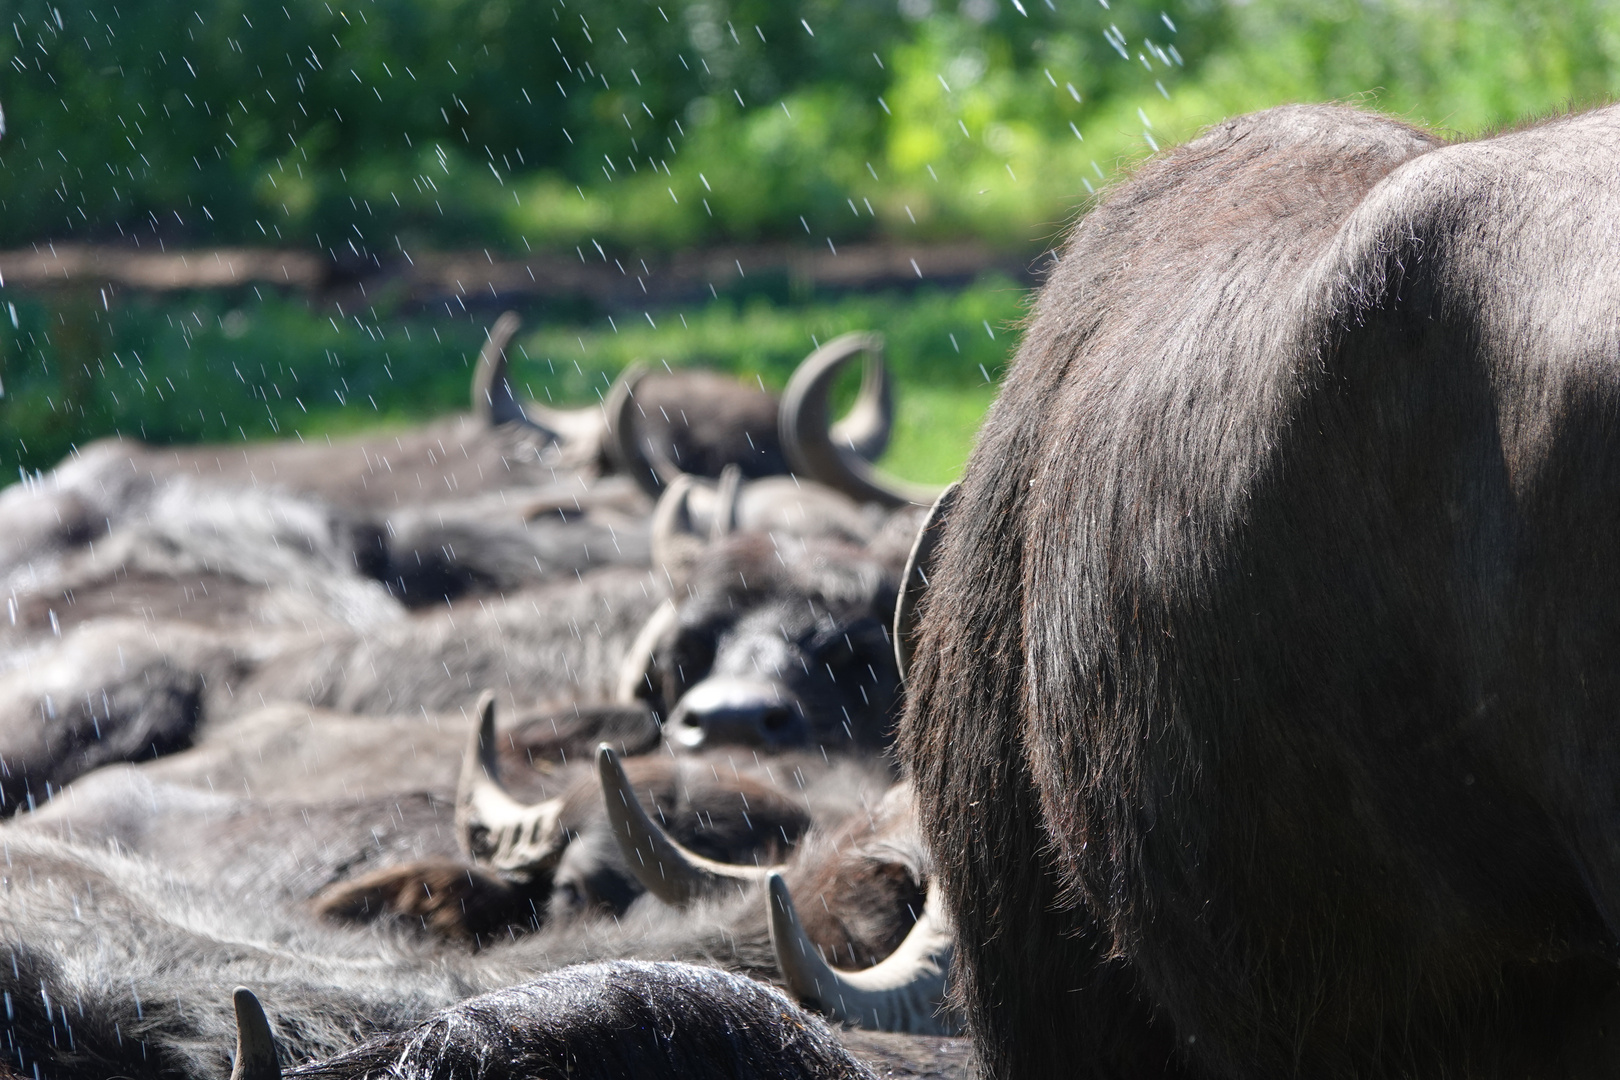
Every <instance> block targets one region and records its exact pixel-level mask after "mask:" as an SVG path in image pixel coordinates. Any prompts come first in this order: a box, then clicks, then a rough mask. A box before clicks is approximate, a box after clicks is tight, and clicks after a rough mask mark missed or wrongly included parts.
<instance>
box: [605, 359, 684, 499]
mask: <svg viewBox="0 0 1620 1080" xmlns="http://www.w3.org/2000/svg"><path fill="white" fill-rule="evenodd" d="M648 374H649V372H648V370H647V366H646V365H645V364H643V363H641V362H640V361H637V362H636V363H633V364H631V365H630V366H629V367H627V368H625V369H624V370H623V371H622V372H620V373H619V377H618V378H617V379H615V380H613V387H612V388H611V389H610V390H609V391H608V394H607V397H606V398H604V399H603V402H602V408H603V411H604V413H605V415H606V416H607V436H606V440H605V442H604V447H605V449H606V451H607V457H608V460H609V461H610V462H612V463H613V466H614V468H616V469H618V470H619V471H620V472H622V473H624V474H625V475H626V476H629V477H630V478H631V479H632V480H634V481H635V482H636V484H637V485H638V486H639V487H640V488H641V490H643V491H645V492H646V493H647V494H648V495H651V496H652V497H653V498H655V499H656V498H657V497H658V495H659V493H660V492H662V491H663V490H664V488H665V487H666V486H668V485H669V484H671V483H673V482H674V481H675V479H676V478H677V477H679V476H682V475H684V474H683V473H682V471H681V468H680V466H678V465H676V464H675V463H674V462H673V461H670V460H669V458H668V457H667V456H666V455H665V454H664V452H663V448H662V447H657V446H652V445H650V444H648V443H646V442H644V441H643V440H642V439H640V438H638V437H637V436H636V426H637V425H636V419H637V418H638V417H640V416H642V415H645V414H644V413H643V410H642V408H641V405H640V404H639V403H638V402H637V401H636V388H637V387H638V386H640V385H641V380H642V379H644V378H646V377H647V375H648Z"/></svg>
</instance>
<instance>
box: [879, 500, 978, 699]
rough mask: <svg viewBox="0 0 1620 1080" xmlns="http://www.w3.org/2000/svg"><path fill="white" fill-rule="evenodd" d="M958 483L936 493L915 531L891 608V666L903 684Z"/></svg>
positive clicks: (909, 667)
mask: <svg viewBox="0 0 1620 1080" xmlns="http://www.w3.org/2000/svg"><path fill="white" fill-rule="evenodd" d="M961 486H962V485H961V483H960V482H957V483H954V484H951V485H950V486H949V487H947V488H946V489H945V490H944V491H942V492H940V493H939V498H937V499H935V500H934V505H933V506H931V507H929V508H928V515H927V516H926V517H924V518H923V520H922V524H921V525H920V526H918V528H917V538H916V539H915V540H913V541H912V542H911V554H909V555H907V556H906V571H905V573H904V574H903V575H902V576H901V578H900V595H899V596H898V597H897V598H896V599H895V604H894V662H895V664H896V666H897V667H898V668H899V670H900V678H901V679H902V680H903V679H905V677H906V674H907V673H908V672H909V671H910V670H911V654H912V650H913V648H914V646H915V642H914V641H913V640H912V639H913V638H914V637H915V636H916V633H917V601H918V600H920V599H921V598H922V594H923V592H924V591H925V590H927V588H928V571H929V569H930V568H931V567H932V566H933V557H934V550H935V549H936V548H937V547H939V538H940V534H941V530H942V529H943V528H944V525H945V517H946V515H947V514H949V513H950V509H951V503H952V502H954V501H955V499H956V493H957V491H958V490H959V489H960V488H961Z"/></svg>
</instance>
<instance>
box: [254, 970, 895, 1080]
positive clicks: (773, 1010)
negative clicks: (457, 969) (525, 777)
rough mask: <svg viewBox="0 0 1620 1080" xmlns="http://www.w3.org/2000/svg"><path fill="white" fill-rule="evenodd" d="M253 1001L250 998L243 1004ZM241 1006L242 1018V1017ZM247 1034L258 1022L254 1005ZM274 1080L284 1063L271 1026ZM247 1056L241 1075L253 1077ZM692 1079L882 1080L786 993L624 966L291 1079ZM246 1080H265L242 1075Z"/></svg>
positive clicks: (534, 985)
mask: <svg viewBox="0 0 1620 1080" xmlns="http://www.w3.org/2000/svg"><path fill="white" fill-rule="evenodd" d="M242 992H243V991H238V994H239V995H240V994H241V993H242ZM242 1008H243V1007H242V1006H239V1011H241V1010H242ZM246 1008H247V1009H248V1010H249V1011H248V1012H247V1017H248V1018H249V1019H248V1020H247V1023H246V1024H243V1025H241V1031H240V1032H239V1036H240V1035H242V1034H245V1033H246V1032H248V1031H251V1030H253V1028H252V1027H250V1026H249V1025H254V1024H256V1022H257V1021H256V1019H254V1018H253V1017H254V1014H253V1012H252V1011H251V1009H252V1008H253V1006H247V1007H246ZM261 1030H262V1034H260V1035H259V1036H258V1041H257V1043H256V1044H255V1042H254V1040H253V1039H251V1038H241V1037H239V1039H238V1044H239V1046H255V1045H257V1046H258V1047H261V1048H263V1049H261V1051H260V1059H259V1060H260V1061H261V1062H262V1066H261V1068H262V1074H263V1075H264V1077H265V1080H268V1076H270V1075H274V1074H273V1071H272V1070H273V1067H274V1064H275V1057H274V1050H273V1046H274V1043H273V1039H271V1038H267V1037H266V1036H268V1035H269V1026H268V1024H265V1025H263V1027H262V1029H261ZM244 1058H247V1060H248V1061H249V1062H250V1065H251V1064H252V1059H251V1058H248V1057H247V1055H244V1054H243V1053H242V1052H241V1051H239V1052H238V1055H237V1066H236V1068H237V1070H238V1071H239V1072H240V1071H241V1070H242V1068H243V1064H242V1063H243V1061H244ZM382 1074H386V1075H388V1076H392V1077H398V1078H400V1080H439V1078H448V1077H451V1076H455V1077H463V1078H468V1080H532V1078H535V1077H551V1076H556V1077H563V1076H566V1077H571V1078H574V1077H577V1078H579V1080H692V1078H694V1077H699V1076H703V1077H716V1078H725V1077H734V1078H736V1080H747V1078H751V1077H759V1076H772V1077H783V1078H785V1080H792V1078H797V1077H802V1078H803V1080H875V1074H874V1073H873V1072H872V1070H871V1069H870V1068H868V1067H867V1066H866V1065H864V1064H862V1063H861V1062H860V1061H858V1060H857V1059H856V1058H854V1057H853V1056H851V1055H850V1053H849V1051H848V1050H846V1049H845V1048H844V1047H843V1046H841V1045H839V1042H838V1039H837V1038H835V1037H834V1035H833V1033H832V1032H831V1031H830V1030H829V1029H828V1028H827V1026H826V1025H825V1024H824V1023H822V1022H821V1021H819V1020H817V1019H816V1018H814V1017H811V1016H807V1015H806V1014H805V1013H804V1012H803V1011H802V1010H801V1009H799V1007H798V1006H797V1005H795V1004H794V1003H793V1002H791V1001H789V1000H788V999H787V998H786V997H784V996H783V995H782V993H781V992H780V991H777V990H773V989H771V988H770V987H768V986H764V985H762V984H760V983H757V982H754V981H753V980H752V979H745V978H742V977H741V976H738V975H732V974H730V973H728V972H724V971H716V970H715V969H713V968H704V967H695V966H693V965H690V964H668V963H665V964H645V963H633V962H626V961H619V962H615V963H606V964H582V965H579V966H577V967H570V968H564V969H563V970H561V971H556V972H552V973H551V974H548V975H545V976H542V977H541V978H539V979H536V980H534V981H533V982H529V983H524V984H522V985H519V986H513V987H508V988H506V989H504V990H497V991H495V992H493V993H489V994H484V995H482V996H480V997H475V998H470V999H468V1000H467V1001H463V1002H460V1003H458V1004H456V1005H453V1006H451V1007H450V1008H448V1009H444V1010H442V1011H440V1012H438V1013H435V1014H434V1015H432V1016H429V1017H427V1018H425V1019H423V1020H421V1021H420V1022H418V1023H417V1024H416V1025H415V1026H413V1027H409V1028H404V1029H402V1030H399V1031H394V1032H389V1033H387V1034H384V1035H378V1036H374V1037H372V1038H371V1039H368V1040H366V1042H364V1043H362V1044H361V1045H359V1046H357V1047H355V1048H353V1049H351V1050H346V1051H344V1052H343V1053H341V1054H338V1055H336V1056H334V1057H330V1058H327V1059H326V1060H324V1061H316V1062H310V1063H308V1064H306V1065H301V1066H299V1067H298V1068H296V1069H293V1070H291V1071H290V1072H288V1073H287V1074H286V1075H287V1077H288V1078H289V1080H292V1078H299V1080H367V1078H369V1077H373V1076H378V1075H382ZM238 1080H261V1077H259V1076H253V1077H250V1076H241V1077H239V1078H238Z"/></svg>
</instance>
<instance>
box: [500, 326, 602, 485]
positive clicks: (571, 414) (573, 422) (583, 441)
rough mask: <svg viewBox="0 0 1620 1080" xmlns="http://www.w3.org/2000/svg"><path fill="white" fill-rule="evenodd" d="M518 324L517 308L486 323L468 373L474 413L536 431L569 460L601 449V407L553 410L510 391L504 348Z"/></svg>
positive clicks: (583, 458) (515, 331)
mask: <svg viewBox="0 0 1620 1080" xmlns="http://www.w3.org/2000/svg"><path fill="white" fill-rule="evenodd" d="M521 325H523V322H522V320H521V319H519V318H518V316H517V313H516V312H511V311H507V312H503V313H502V315H501V317H500V318H498V319H496V320H495V325H494V326H492V327H490V330H489V338H488V339H487V340H486V341H485V342H484V347H483V348H482V349H480V350H479V352H478V368H477V370H476V371H474V372H473V383H472V405H473V411H474V412H478V413H481V414H482V415H483V417H484V419H485V421H486V422H488V423H489V425H490V426H491V427H495V426H497V425H500V424H516V425H518V426H519V427H524V428H528V429H529V430H531V431H534V432H536V433H538V434H539V435H540V437H541V439H542V440H543V441H544V442H546V443H547V444H557V445H560V446H562V447H563V449H564V452H565V454H566V456H567V458H568V459H569V460H578V461H581V462H583V461H588V460H590V459H591V458H594V457H596V456H597V455H598V454H599V453H601V451H602V446H603V440H604V437H605V430H604V429H605V428H606V422H605V421H604V419H603V415H602V413H601V411H600V410H598V409H596V408H584V409H553V408H550V407H549V406H546V405H541V404H540V403H539V402H537V401H531V402H529V403H528V405H527V406H525V405H523V404H522V403H521V402H519V401H518V399H517V397H516V395H514V394H513V393H512V382H511V380H510V379H509V378H508V377H507V360H506V346H507V345H508V344H510V343H511V341H512V336H513V335H514V334H516V333H517V331H518V327H519V326H521Z"/></svg>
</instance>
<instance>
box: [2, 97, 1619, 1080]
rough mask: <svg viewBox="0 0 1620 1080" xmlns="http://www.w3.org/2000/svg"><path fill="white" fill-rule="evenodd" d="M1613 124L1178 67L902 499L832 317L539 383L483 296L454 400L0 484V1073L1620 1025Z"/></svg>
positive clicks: (1223, 1064) (1397, 1073)
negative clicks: (476, 341) (798, 348)
mask: <svg viewBox="0 0 1620 1080" xmlns="http://www.w3.org/2000/svg"><path fill="white" fill-rule="evenodd" d="M1617 178H1620V107H1611V108H1606V109H1599V110H1596V111H1591V112H1586V113H1579V114H1572V115H1568V116H1561V117H1555V118H1551V119H1547V120H1544V121H1541V122H1538V123H1535V124H1531V125H1527V126H1524V127H1522V128H1519V129H1515V130H1510V131H1506V132H1502V133H1497V134H1493V135H1491V136H1489V137H1485V138H1481V139H1478V140H1474V141H1469V142H1454V143H1446V142H1443V141H1441V140H1439V139H1437V138H1435V137H1434V136H1432V135H1431V134H1429V133H1427V132H1424V131H1422V130H1419V129H1416V128H1413V127H1411V126H1408V125H1406V124H1404V123H1401V122H1399V121H1396V120H1393V119H1390V118H1387V117H1383V116H1379V115H1377V114H1374V113H1370V112H1367V111H1363V110H1359V109H1355V108H1350V107H1344V106H1291V107H1285V108H1279V109H1273V110H1270V111H1267V112H1263V113H1257V114H1254V115H1250V116H1246V117H1241V118H1238V119H1235V120H1231V121H1227V122H1225V123H1223V124H1220V125H1218V126H1216V127H1214V128H1212V129H1210V130H1209V131H1207V132H1205V133H1204V134H1203V135H1201V136H1200V137H1198V138H1197V139H1195V140H1193V141H1192V142H1189V143H1187V144H1186V145H1184V146H1181V147H1179V148H1177V149H1174V150H1171V151H1168V152H1166V153H1163V154H1160V155H1158V156H1156V157H1154V158H1152V159H1150V160H1148V161H1147V162H1145V163H1144V164H1142V165H1141V166H1140V167H1138V168H1137V169H1136V170H1135V172H1134V173H1133V174H1132V175H1131V176H1130V177H1129V178H1128V179H1126V180H1124V181H1122V182H1121V183H1119V184H1118V185H1117V186H1116V187H1114V188H1113V189H1112V190H1111V191H1109V192H1107V193H1106V194H1105V195H1104V196H1103V198H1102V199H1101V200H1100V201H1099V203H1098V205H1097V206H1096V207H1095V208H1093V209H1092V210H1091V211H1090V212H1089V213H1088V214H1087V215H1086V216H1085V217H1083V218H1082V219H1081V220H1080V222H1079V223H1078V224H1077V225H1076V226H1075V227H1074V229H1073V230H1072V233H1071V235H1070V237H1069V239H1068V240H1067V242H1066V246H1065V248H1064V251H1063V256H1062V258H1061V259H1060V260H1059V262H1058V263H1057V264H1056V266H1055V268H1054V269H1053V270H1052V271H1051V273H1050V276H1049V278H1048V280H1047V281H1046V283H1045V285H1044V286H1043V288H1042V289H1041V291H1040V292H1039V294H1038V296H1037V298H1036V300H1035V303H1034V307H1033V310H1032V313H1031V316H1030V318H1029V320H1028V324H1027V327H1026V329H1025V334H1024V340H1023V343H1022V345H1021V347H1020V349H1019V352H1018V355H1017V358H1016V360H1015V362H1014V363H1013V365H1012V367H1011V369H1010V371H1009V374H1008V375H1007V378H1006V380H1005V383H1004V385H1003V387H1002V389H1001V393H1000V395H999V397H998V399H997V401H996V403H995V404H994V405H993V406H992V408H991V411H990V414H989V416H988V417H987V419H986V422H985V425H984V428H983V430H982V431H981V433H980V436H979V439H978V444H977V446H976V447H975V448H974V451H973V454H972V456H971V458H970V460H969V462H968V466H967V469H966V472H965V475H964V477H963V479H962V480H961V481H960V483H959V484H957V485H953V486H952V487H951V488H950V489H947V490H946V491H944V492H943V493H941V492H937V491H925V490H922V489H918V488H915V487H912V486H908V485H904V484H901V483H900V482H898V481H895V480H893V479H892V478H889V477H886V476H885V475H884V474H883V473H881V472H880V471H879V470H877V469H876V468H874V466H873V464H872V463H873V462H874V461H875V460H876V459H877V458H878V457H879V456H880V455H881V454H882V452H883V451H884V449H885V447H886V446H887V443H888V439H889V434H890V430H891V426H892V418H893V411H894V406H893V394H892V389H891V386H890V382H889V378H888V375H887V372H886V370H885V368H884V365H883V361H882V342H881V339H879V338H877V337H876V336H875V335H865V334H852V335H846V336H845V337H842V338H839V339H837V340H835V341H831V342H828V343H827V344H825V345H822V346H820V347H819V348H817V349H816V351H815V352H813V353H812V354H811V355H810V356H809V357H808V358H807V359H806V360H805V361H804V363H803V364H802V365H801V366H800V367H799V369H798V370H797V371H796V372H795V374H794V376H793V378H792V379H791V381H790V382H789V385H788V387H787V389H786V390H785V391H784V392H783V393H782V394H781V395H780V396H778V395H773V394H770V393H768V392H766V391H764V390H763V389H755V388H750V387H745V386H743V385H741V384H739V383H736V382H734V381H732V380H730V379H728V378H726V377H723V376H719V375H715V374H710V373H704V372H700V371H680V372H665V371H653V370H651V369H649V368H643V367H640V366H637V367H633V368H631V369H630V370H628V371H626V372H625V373H624V374H623V375H622V376H621V377H620V378H619V380H618V381H617V382H616V383H614V384H613V386H612V388H611V390H610V391H609V392H608V393H607V394H606V395H605V396H604V398H603V401H602V403H601V404H600V405H599V406H593V407H590V408H586V409H579V410H572V411H569V410H558V409H555V408H548V407H543V406H541V405H540V404H539V403H537V402H533V401H525V400H520V399H519V397H518V396H517V395H516V394H515V393H514V391H513V389H512V386H511V383H510V382H509V380H508V378H507V375H506V359H505V349H506V345H507V343H508V342H509V341H510V339H511V337H512V335H513V333H514V332H515V331H516V329H517V320H516V318H515V317H513V316H511V315H505V316H502V317H501V319H500V320H499V321H497V322H496V323H495V325H494V326H493V327H492V328H491V329H490V331H489V334H488V340H487V341H486V343H485V346H484V349H483V352H482V354H481V356H480V357H479V363H478V367H477V369H476V374H475V377H474V381H473V392H472V397H473V410H472V412H471V413H469V414H466V415H463V416H458V417H455V418H451V419H447V420H443V421H440V422H436V423H434V424H431V425H428V426H425V427H421V428H418V429H415V430H411V431H408V432H398V433H389V434H385V435H384V434H377V435H370V436H361V437H355V438H349V439H345V440H326V439H321V440H319V441H316V440H310V441H303V440H294V441H283V442H279V443H272V444H233V445H230V446H194V447H162V448H159V447H152V446H145V445H141V444H138V443H135V442H131V441H126V440H118V439H114V440H107V441H103V442H100V443H97V444H94V445H91V446H86V447H83V448H81V449H80V450H79V451H78V452H76V453H75V454H74V455H73V456H72V457H70V458H69V459H68V460H66V461H64V462H62V463H61V464H60V465H59V466H57V467H56V468H55V469H54V470H52V471H51V472H50V473H48V474H44V475H39V476H35V477H31V478H25V479H24V480H23V481H22V482H20V483H18V484H16V485H13V486H11V487H9V488H6V489H4V490H3V491H0V586H3V590H4V593H5V599H6V613H5V617H4V618H0V813H3V814H4V815H5V816H6V817H7V820H6V821H5V823H4V824H0V850H3V858H4V865H3V866H0V938H3V950H4V951H3V952H0V992H3V995H4V997H3V1000H4V1006H5V1019H4V1021H3V1023H0V1059H3V1060H0V1076H5V1075H16V1076H19V1077H33V1078H35V1080H105V1078H107V1077H113V1076H119V1077H130V1078H152V1080H158V1078H164V1080H172V1078H184V1080H223V1078H224V1077H225V1076H227V1075H230V1076H231V1077H233V1080H276V1078H278V1077H281V1076H283V1075H288V1076H299V1077H321V1078H328V1080H369V1078H373V1077H376V1078H381V1077H398V1078H401V1080H406V1078H412V1080H428V1078H434V1080H437V1078H445V1080H448V1078H450V1077H452V1076H454V1077H457V1078H466V1080H521V1078H542V1077H544V1078H549V1077H563V1076H569V1077H603V1078H608V1077H613V1078H628V1077H671V1078H682V1080H687V1078H693V1077H700V1076H701V1077H708V1076H716V1077H850V1078H867V1077H874V1076H876V1075H879V1073H878V1072H877V1071H874V1062H875V1061H876V1060H877V1059H876V1058H874V1054H876V1053H877V1051H874V1050H873V1049H872V1048H873V1047H875V1046H880V1045H882V1044H881V1040H882V1039H883V1038H885V1036H880V1035H876V1034H867V1035H865V1036H860V1035H858V1032H860V1031H865V1032H868V1033H872V1032H891V1033H896V1034H895V1035H894V1036H892V1038H894V1039H898V1040H905V1039H909V1040H910V1041H909V1042H904V1043H903V1044H902V1043H893V1044H889V1045H891V1046H901V1045H903V1046H904V1047H908V1048H910V1049H909V1050H906V1051H905V1052H910V1053H916V1052H920V1051H916V1048H917V1047H920V1046H923V1045H925V1043H926V1042H927V1040H929V1039H933V1042H932V1044H931V1045H934V1046H936V1047H943V1046H944V1045H945V1044H946V1043H950V1042H952V1041H951V1040H945V1039H934V1038H933V1037H934V1036H946V1035H952V1034H957V1033H965V1034H967V1035H969V1036H971V1040H972V1046H973V1051H974V1068H975V1069H976V1070H977V1071H978V1073H979V1074H980V1075H982V1076H984V1077H985V1078H987V1080H1022V1078H1026V1077H1031V1078H1032V1077H1066V1076H1086V1077H1090V1076H1095V1077H1099V1078H1119V1080H1138V1078H1148V1077H1183V1078H1186V1080H1218V1078H1233V1080H1237V1078H1266V1077H1313V1078H1314V1077H1346V1078H1348V1077H1365V1078H1383V1077H1389V1078H1395V1077H1435V1078H1450V1077H1469V1078H1473V1077H1479V1078H1503V1080H1505V1078H1508V1077H1526V1076H1528V1077H1533V1078H1537V1080H1541V1078H1545V1080H1553V1078H1562V1077H1588V1076H1590V1077H1596V1076H1610V1075H1614V1074H1615V1073H1616V1072H1620V727H1617V724H1620V663H1617V662H1616V660H1615V658H1616V657H1617V656H1620V179H1617ZM857 359H859V360H861V361H862V365H863V377H862V380H861V384H860V389H859V392H858V394H857V396H856V399H855V404H854V405H853V407H852V408H850V409H849V410H848V411H847V413H846V414H845V415H844V417H843V418H842V419H840V420H837V421H836V422H834V421H833V420H832V415H831V414H832V410H831V408H830V405H829V400H830V398H831V396H832V391H833V388H834V383H835V381H836V380H837V378H838V376H839V374H840V372H841V371H843V370H844V369H845V368H846V367H847V366H848V365H849V364H850V363H851V362H852V361H855V360H857ZM828 1021H831V1023H829V1022H828ZM863 1038H864V1039H865V1040H867V1041H866V1042H864V1043H863V1042H862V1041H861V1039H863ZM863 1048H864V1049H863ZM941 1052H942V1053H943V1052H944V1051H943V1050H941ZM897 1053H900V1058H901V1059H902V1060H900V1063H899V1064H898V1065H896V1064H895V1063H894V1061H892V1060H891V1061H890V1063H889V1064H888V1065H885V1066H879V1067H881V1068H890V1069H893V1068H898V1069H900V1073H899V1074H900V1075H922V1074H926V1075H940V1073H938V1072H930V1071H929V1070H930V1069H932V1068H935V1067H936V1066H938V1067H943V1066H939V1063H938V1062H932V1061H923V1060H920V1059H918V1058H916V1057H913V1059H912V1060H911V1061H910V1062H909V1065H908V1064H907V1062H906V1061H905V1060H903V1059H904V1053H902V1052H899V1051H897ZM908 1068H910V1069H912V1071H909V1072H908V1071H907V1069H908ZM889 1075H895V1074H894V1073H893V1072H891V1073H890V1074H889Z"/></svg>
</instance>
